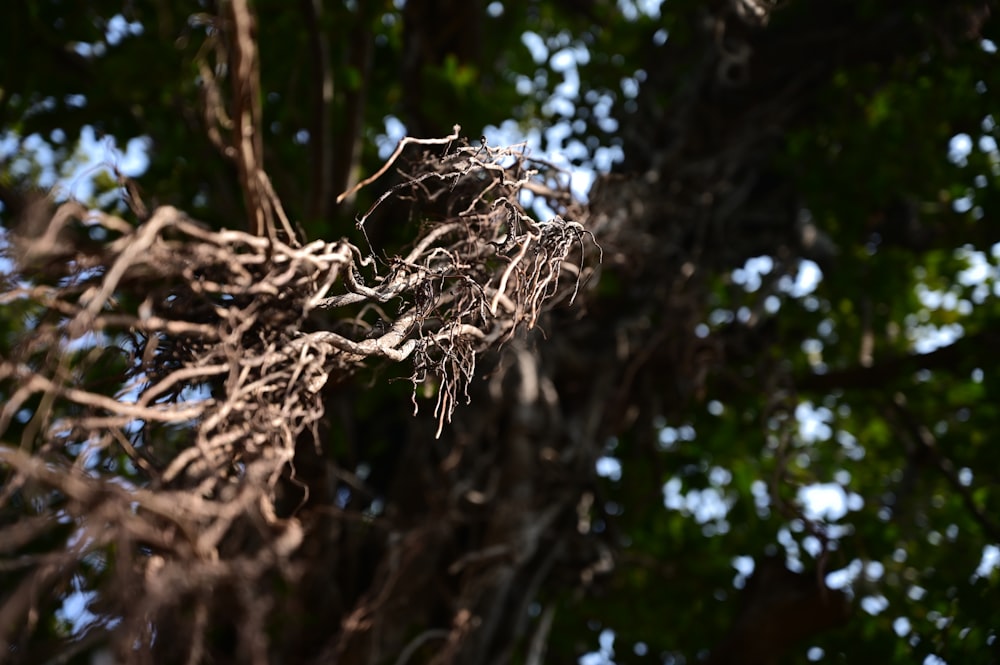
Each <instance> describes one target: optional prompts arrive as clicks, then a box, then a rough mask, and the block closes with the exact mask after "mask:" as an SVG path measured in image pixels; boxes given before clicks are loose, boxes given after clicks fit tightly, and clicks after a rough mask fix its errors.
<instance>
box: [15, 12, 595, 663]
mask: <svg viewBox="0 0 1000 665" xmlns="http://www.w3.org/2000/svg"><path fill="white" fill-rule="evenodd" d="M237 4H238V6H237V7H235V8H234V9H233V11H234V12H236V13H239V12H240V11H243V10H245V5H244V4H239V3H237ZM241 8H242V9H241ZM244 18H245V17H244ZM240 20H243V19H240ZM241 25H242V24H241ZM243 27H244V28H245V27H246V26H243ZM237 32H238V34H239V31H237ZM245 55H246V54H244V55H243V56H241V57H245ZM244 112H245V113H244V119H245V122H250V121H252V117H253V114H252V112H248V111H247V110H246V109H244ZM246 113H249V115H247V114H246ZM247 118H249V119H250V120H246V119H247ZM241 122H244V121H241ZM245 126H246V125H245ZM456 136H457V135H456ZM455 139H456V137H449V138H447V139H440V140H435V141H434V142H432V144H433V145H444V146H448V149H447V150H446V151H445V152H444V154H442V155H440V156H430V155H422V156H420V157H419V158H418V159H417V160H415V161H412V162H410V163H408V164H406V166H405V167H404V168H405V171H404V173H405V175H404V181H403V184H402V185H400V186H397V187H395V188H394V189H393V190H392V195H395V196H405V197H409V198H411V199H413V200H414V201H415V204H416V205H418V206H422V205H426V206H435V207H437V208H438V210H439V214H435V215H434V216H433V218H434V220H436V221H428V222H426V223H425V225H424V227H423V228H422V229H421V230H420V236H419V238H418V239H417V240H416V241H415V242H414V243H413V245H412V247H410V248H408V249H406V250H403V251H401V252H400V253H399V254H394V255H391V256H387V257H386V258H384V259H376V258H375V256H374V255H370V254H366V253H364V252H362V251H361V250H360V249H359V248H358V247H356V246H354V245H352V244H350V243H348V242H346V241H337V242H326V241H321V240H317V241H314V242H311V243H308V244H305V245H299V244H297V243H296V242H294V241H292V240H290V239H282V238H281V237H277V235H276V234H269V236H270V237H260V236H258V235H256V234H252V233H246V232H242V231H232V230H221V231H210V230H207V229H206V228H204V227H203V226H201V225H200V224H198V223H196V222H194V221H192V220H190V219H189V218H187V216H186V215H185V214H184V213H182V212H181V211H179V210H177V209H176V208H172V207H161V208H158V209H156V210H155V211H154V212H153V214H152V215H151V216H150V217H149V219H148V220H146V221H145V222H144V223H142V224H141V225H139V226H137V227H132V226H130V225H129V224H127V223H126V222H124V221H123V220H121V219H119V218H117V217H113V216H108V215H103V214H100V213H90V212H87V211H85V210H83V209H82V208H80V206H78V205H76V204H67V205H66V206H64V207H62V208H60V209H58V210H57V211H56V212H55V215H54V218H53V226H52V227H50V231H51V233H46V234H42V235H40V236H39V238H36V239H34V240H33V241H32V243H33V244H32V245H31V246H30V250H31V251H27V252H21V253H19V254H18V257H20V259H19V263H18V267H19V269H20V274H19V281H18V282H17V283H18V284H19V286H17V287H16V288H15V289H13V290H12V291H11V292H10V293H8V294H5V295H4V296H3V297H2V298H0V308H2V307H19V306H22V305H23V304H25V303H30V305H31V306H32V307H33V308H35V310H36V311H37V314H36V315H35V320H36V321H37V325H36V326H35V329H34V330H32V331H31V334H30V335H27V336H25V338H24V339H23V340H22V341H21V342H20V343H19V345H18V346H17V347H16V349H17V351H16V353H14V354H12V356H11V357H10V358H4V359H0V395H2V396H3V397H4V398H5V404H4V406H3V408H2V409H0V474H3V491H2V493H0V517H3V518H4V519H7V516H8V515H11V514H17V513H18V511H19V510H23V509H24V507H26V506H32V507H33V508H32V510H36V509H37V510H38V511H40V512H39V514H40V515H44V516H46V517H47V519H43V520H40V521H39V520H36V521H33V522H32V521H28V522H25V523H24V524H25V527H24V528H16V529H15V528H13V527H8V526H7V524H6V523H3V524H0V527H2V528H0V533H6V534H7V535H9V536H10V537H11V541H10V542H9V544H8V545H6V546H4V551H3V552H2V554H3V556H4V557H6V558H4V559H0V570H6V571H22V573H19V575H20V577H19V578H18V579H19V580H21V586H20V587H19V588H24V589H28V590H29V591H25V592H24V593H21V592H20V591H18V592H16V593H15V595H14V596H11V597H8V598H7V599H6V600H5V601H3V604H2V609H0V611H2V613H3V616H4V618H5V621H4V624H3V625H4V631H6V632H4V633H2V634H0V641H2V642H5V643H6V642H9V641H10V640H12V639H13V636H14V635H15V633H16V632H17V631H23V630H28V629H30V626H29V625H28V624H27V623H26V622H27V621H28V619H29V617H30V616H36V615H37V614H38V612H39V608H40V607H41V605H43V604H51V603H53V602H58V597H59V594H60V593H62V592H61V591H60V588H61V587H60V585H62V584H64V583H65V582H64V581H65V580H66V579H69V578H70V577H72V576H74V575H76V574H77V572H78V571H80V570H81V567H82V566H84V565H85V564H84V562H86V561H91V560H93V559H94V557H97V558H99V559H101V560H104V561H105V563H104V564H100V565H103V566H105V567H107V566H110V565H111V564H110V563H107V559H108V558H109V557H112V556H113V557H114V558H115V562H114V565H113V570H114V576H113V580H112V581H110V582H106V583H105V584H106V586H104V587H102V588H101V590H100V591H101V595H100V597H101V603H102V605H101V610H100V611H101V616H102V621H103V623H102V626H103V628H99V629H100V630H105V631H108V632H109V634H110V635H111V639H112V642H113V644H114V645H117V647H116V648H119V649H120V655H121V657H122V658H125V659H137V658H141V653H140V652H142V651H143V650H147V651H148V650H151V649H153V648H154V644H153V640H152V638H151V636H150V632H149V630H150V628H149V627H150V626H151V625H155V623H156V621H158V620H161V619H162V620H168V617H169V620H172V621H186V622H188V624H186V628H185V630H190V631H196V632H198V634H199V635H201V634H204V633H205V632H206V631H209V630H211V624H212V622H213V621H214V620H215V619H213V618H212V617H211V616H210V614H211V613H210V612H209V609H208V608H212V606H213V602H215V601H214V600H213V589H215V588H218V587H219V586H220V585H222V586H225V585H233V586H234V588H239V589H244V590H246V591H247V594H251V593H252V590H253V589H255V588H256V587H257V586H259V585H263V584H268V583H271V582H269V581H268V580H274V579H276V578H286V579H294V578H295V577H296V575H297V574H298V569H297V568H296V566H295V565H293V564H292V554H293V553H294V552H295V551H296V549H297V548H298V547H299V544H300V543H301V542H302V540H303V538H304V528H305V527H304V526H303V525H302V524H301V523H300V522H299V520H298V518H297V517H296V516H295V514H294V512H289V510H288V509H282V508H279V505H280V501H279V481H280V480H281V479H282V478H283V477H284V478H289V477H294V472H293V466H294V460H295V456H296V444H297V443H299V442H300V439H302V437H303V436H306V437H308V436H309V435H310V434H311V435H313V436H315V432H316V427H317V423H318V421H319V420H320V418H322V417H323V401H322V399H321V389H322V388H323V387H324V385H326V384H327V383H329V382H331V381H332V382H340V381H343V380H344V379H345V378H346V377H348V376H349V375H350V374H351V373H353V372H354V371H355V370H356V369H357V368H359V367H360V366H361V365H362V364H364V363H366V362H370V361H373V360H376V359H386V360H389V361H393V362H402V361H410V362H412V365H413V369H412V374H411V379H412V381H413V384H414V400H416V388H417V386H418V385H420V384H422V383H426V384H428V385H429V386H430V388H431V390H432V391H433V390H436V394H437V400H436V405H435V411H434V413H435V415H436V417H437V419H438V431H439V433H440V431H441V428H443V427H444V425H445V423H447V422H448V420H449V419H450V417H451V415H452V413H453V412H454V409H455V408H456V405H457V404H458V403H459V402H460V401H462V400H463V399H465V400H468V395H467V387H468V385H469V383H470V381H472V380H473V379H474V378H475V372H476V363H477V358H478V356H479V354H480V353H481V352H483V351H485V350H487V349H489V348H491V347H495V346H496V345H497V344H499V343H501V342H502V341H505V340H508V339H510V338H511V336H512V335H514V333H515V331H516V330H517V329H518V328H519V327H521V328H524V327H526V328H530V327H532V326H534V325H536V323H537V321H538V319H539V316H540V315H541V313H542V312H543V311H544V310H545V309H546V308H548V307H550V306H552V305H553V304H556V303H560V302H563V301H567V300H571V299H572V297H573V294H574V293H575V292H576V289H577V288H578V285H579V283H580V281H581V280H583V279H586V278H587V276H588V274H589V270H590V268H589V267H588V266H587V264H586V262H585V261H584V258H585V254H586V252H585V251H584V250H585V249H586V247H585V243H584V242H583V241H584V239H586V238H589V237H590V236H589V233H588V232H587V231H586V230H585V228H584V227H583V226H582V225H581V223H580V222H579V221H567V220H566V219H564V218H563V217H560V216H557V217H555V218H553V219H551V220H547V221H537V220H534V219H533V218H532V217H531V216H530V215H529V214H528V213H527V211H525V210H524V209H523V207H522V206H521V205H520V204H519V203H518V201H519V194H520V191H521V189H522V188H523V187H525V186H526V185H527V184H528V183H534V186H535V190H536V191H545V190H544V189H541V190H540V188H541V187H544V185H539V183H537V182H536V181H534V180H532V177H533V175H534V170H533V169H532V168H529V166H532V165H531V164H530V163H529V160H528V158H527V157H526V156H525V155H524V154H523V151H521V150H518V149H508V148H488V147H485V146H483V147H480V148H478V149H474V148H470V147H468V146H458V147H454V146H453V145H452V143H453V142H454V141H455ZM414 143H417V144H424V145H426V144H427V142H426V141H416V140H410V141H408V142H404V144H403V145H411V144H414ZM247 145H248V146H249V147H248V148H247V150H248V152H247V153H246V155H248V157H247V158H246V159H245V160H244V164H245V166H246V167H247V168H248V169H250V168H251V167H253V168H258V169H259V163H258V162H256V161H253V160H255V159H256V158H255V157H254V154H255V153H254V150H253V146H252V142H250V143H248V144H247ZM397 157H398V156H396V157H394V158H393V159H396V158H397ZM247 172H248V173H250V171H249V170H248V171H247ZM259 174H260V175H261V176H262V177H263V172H262V171H259ZM259 183H261V184H262V189H261V190H260V192H261V193H262V196H264V197H265V198H267V197H273V193H272V192H270V191H269V190H268V189H267V188H266V187H264V185H266V179H262V180H260V181H259ZM548 191H550V192H551V194H552V198H553V200H565V199H564V198H563V195H564V193H563V192H558V191H552V190H548ZM261 205H263V206H265V207H266V205H267V204H266V201H265V202H264V203H261ZM564 214H567V215H568V212H567V211H565V210H564ZM71 221H72V222H73V223H82V224H86V225H96V226H100V227H102V228H103V230H104V234H105V235H106V237H108V238H109V240H108V241H107V242H106V243H104V244H92V245H87V246H80V247H76V248H73V247H72V246H71V245H70V246H66V245H65V243H63V242H62V241H61V240H59V241H58V243H57V238H56V236H58V235H59V229H61V228H63V227H65V226H66V225H67V224H70V222H71ZM53 228H55V230H52V229H53ZM46 243H48V244H46ZM56 244H58V249H59V251H60V254H59V257H61V258H62V260H63V261H64V263H62V264H60V265H58V267H57V268H58V269H56V270H55V271H54V272H53V269H52V265H51V264H52V260H54V259H53V257H54V256H56V255H55V254H54V253H53V251H50V250H51V248H52V247H55V246H56ZM50 246H51V247H50ZM67 252H69V254H67ZM577 253H578V256H576V254H577ZM25 257H27V258H30V259H31V260H30V261H29V260H26V258H25ZM39 257H43V258H45V259H46V260H45V261H42V262H39V261H37V259H38V258H39ZM568 266H571V267H572V270H571V271H570V272H571V275H570V279H562V278H561V276H562V270H563V268H564V267H568ZM53 275H55V276H57V277H58V279H53ZM12 283H13V282H12ZM358 305H363V307H362V308H361V310H360V312H359V310H358ZM319 309H323V310H326V311H325V312H324V316H322V317H316V316H315V313H316V311H317V310H319ZM376 314H377V315H378V316H379V317H380V318H381V319H384V322H376V321H374V320H373V318H374V317H375V316H376ZM366 319H367V320H366ZM321 321H322V323H321ZM331 321H332V323H331ZM379 323H381V326H380V325H377V324H379ZM26 413H27V414H29V417H28V418H27V420H25V414H26ZM11 437H13V438H14V439H15V440H16V439H20V442H21V445H20V447H15V446H13V445H10V444H9V441H10V440H11ZM19 507H20V508H19ZM293 510H294V509H293ZM56 515H60V516H61V517H59V518H58V520H57V519H56ZM59 520H62V522H60V521H59ZM67 520H68V522H67ZM65 523H68V524H71V525H72V528H71V530H70V532H69V534H68V535H59V534H61V533H62V532H61V531H60V530H59V528H58V527H59V525H60V524H65ZM43 540H45V541H46V542H48V543H49V545H44V546H43V545H41V544H40V543H41V541H43ZM53 542H54V543H56V544H57V546H56V548H55V549H53V548H52V545H51V543H53ZM39 547H41V549H42V552H43V553H42V554H38V551H39V550H38V548H39ZM46 548H47V549H46ZM29 551H30V552H33V554H32V555H31V556H28V557H27V558H26V557H25V553H26V552H29ZM87 565H89V564H87ZM84 578H85V579H91V577H86V576H84ZM97 578H100V575H98V576H95V577H94V579H97ZM237 597H238V598H239V597H242V596H239V594H237ZM182 603H183V604H188V605H190V606H191V607H193V608H196V611H194V612H193V613H190V614H185V615H184V617H181V618H178V617H176V616H174V615H172V614H171V613H170V611H171V608H174V607H176V606H177V605H179V604H182ZM359 609H363V608H359ZM233 611H235V612H237V613H238V614H239V615H240V617H239V625H240V626H241V633H242V632H246V631H250V632H254V631H256V632H258V633H260V634H261V635H264V634H265V633H266V630H264V629H263V626H264V624H265V622H266V620H267V617H266V614H267V612H269V611H271V610H270V609H268V608H263V607H262V606H260V605H259V604H258V603H256V602H254V601H253V599H252V598H250V596H249V595H247V596H246V597H245V598H244V599H243V600H242V601H239V605H238V607H236V608H234V610H233ZM133 617H134V618H133ZM228 618H229V619H234V617H228ZM119 619H120V620H121V623H120V624H118V627H117V628H112V626H114V625H115V621H117V620H119ZM95 630H96V629H95ZM12 631H13V632H12ZM28 632H29V633H30V630H28ZM88 639H89V637H88ZM261 640H263V637H261ZM136 645H139V646H136ZM245 645H246V648H247V649H248V651H247V653H246V656H247V659H248V660H249V661H251V662H252V661H254V660H261V659H262V658H263V657H264V656H263V654H265V653H266V651H267V649H268V646H267V644H266V641H259V640H258V641H255V640H254V639H249V637H248V639H247V640H246V641H245ZM133 648H136V649H138V651H135V652H133ZM157 648H162V645H161V647H157ZM187 648H188V649H189V651H188V652H185V653H184V654H183V659H185V660H189V659H191V658H194V659H197V658H198V657H199V654H201V653H203V652H204V650H205V648H206V646H205V642H204V640H202V638H200V637H199V638H196V639H193V640H192V641H191V643H190V644H189V645H187ZM137 654H139V655H137ZM178 658H181V655H178ZM261 662H263V661H261Z"/></svg>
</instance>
